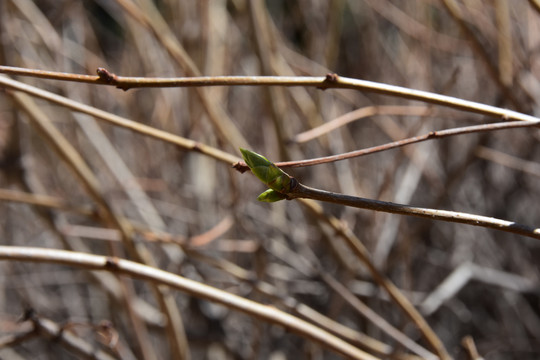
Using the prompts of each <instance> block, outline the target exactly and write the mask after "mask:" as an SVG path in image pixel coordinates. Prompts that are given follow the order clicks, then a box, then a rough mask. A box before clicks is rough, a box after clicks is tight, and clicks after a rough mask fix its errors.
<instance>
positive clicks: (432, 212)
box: [286, 183, 540, 240]
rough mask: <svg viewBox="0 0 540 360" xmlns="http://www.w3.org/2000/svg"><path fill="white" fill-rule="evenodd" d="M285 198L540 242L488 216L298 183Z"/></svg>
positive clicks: (524, 229)
mask: <svg viewBox="0 0 540 360" xmlns="http://www.w3.org/2000/svg"><path fill="white" fill-rule="evenodd" d="M286 195H287V196H288V197H290V198H304V199H313V200H319V201H324V202H330V203H334V204H340V205H345V206H351V207H356V208H360V209H368V210H375V211H382V212H387V213H393V214H400V215H410V216H417V217H423V218H428V219H433V220H442V221H448V222H456V223H462V224H469V225H474V226H481V227H487V228H491V229H496V230H501V231H506V232H511V233H514V234H519V235H523V236H528V237H531V238H534V239H539V240H540V228H534V227H530V226H527V225H522V224H518V223H516V222H512V221H507V220H501V219H496V218H492V217H488V216H481V215H474V214H468V213H463V212H456V211H449V210H436V209H429V208H421V207H416V206H410V205H402V204H396V203H392V202H386V201H380V200H373V199H366V198H361V197H356V196H350V195H344V194H338V193H333V192H329V191H325V190H319V189H314V188H311V187H308V186H305V185H302V184H300V183H298V185H297V186H296V187H295V188H294V189H292V190H291V192H289V193H287V194H286Z"/></svg>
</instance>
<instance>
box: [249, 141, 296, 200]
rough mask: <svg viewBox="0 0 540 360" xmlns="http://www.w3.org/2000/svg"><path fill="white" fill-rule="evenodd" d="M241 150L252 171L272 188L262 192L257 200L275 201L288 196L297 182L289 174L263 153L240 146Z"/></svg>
mask: <svg viewBox="0 0 540 360" xmlns="http://www.w3.org/2000/svg"><path fill="white" fill-rule="evenodd" d="M240 152H241V153H242V156H243V157H244V161H245V162H246V164H247V166H248V167H249V168H250V169H251V172H252V173H253V174H255V176H257V177H258V178H259V180H261V181H262V182H263V183H264V184H266V186H268V187H269V188H270V189H268V190H266V191H265V192H263V193H262V194H260V195H259V197H258V198H257V200H259V201H265V202H275V201H280V200H283V199H287V198H288V197H287V195H286V194H287V193H289V192H290V191H291V190H292V188H293V187H294V184H296V182H295V181H294V179H293V178H291V177H290V176H289V174H287V173H286V172H285V171H283V170H281V169H280V168H278V167H277V166H276V165H274V163H272V162H271V161H270V160H268V159H267V158H265V157H264V156H262V155H259V154H257V153H255V152H253V151H250V150H246V149H242V148H240Z"/></svg>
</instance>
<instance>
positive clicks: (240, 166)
mask: <svg viewBox="0 0 540 360" xmlns="http://www.w3.org/2000/svg"><path fill="white" fill-rule="evenodd" d="M538 125H540V119H537V120H532V121H527V122H516V121H506V122H500V123H491V124H482V125H472V126H464V127H459V128H453V129H446V130H438V131H430V132H428V133H427V134H424V135H419V136H414V137H410V138H406V139H402V140H398V141H393V142H390V143H386V144H383V145H377V146H372V147H369V148H365V149H360V150H355V151H350V152H347V153H342V154H338V155H331V156H324V157H319V158H314V159H307V160H297V161H286V162H276V163H275V165H276V166H278V167H281V168H295V167H304V166H313V165H320V164H325V163H330V162H335V161H341V160H346V159H352V158H355V157H359V156H365V155H370V154H375V153H378V152H381V151H386V150H390V149H395V148H399V147H402V146H405V145H410V144H415V143H419V142H423V141H427V140H433V139H439V138H444V137H449V136H456V135H462V134H471V133H477V132H487V131H497V130H505V129H516V128H524V127H535V126H538ZM233 167H234V168H235V169H236V170H238V171H240V172H244V171H246V170H248V169H249V168H248V166H247V165H246V164H245V163H244V162H243V161H241V162H238V163H236V164H234V165H233Z"/></svg>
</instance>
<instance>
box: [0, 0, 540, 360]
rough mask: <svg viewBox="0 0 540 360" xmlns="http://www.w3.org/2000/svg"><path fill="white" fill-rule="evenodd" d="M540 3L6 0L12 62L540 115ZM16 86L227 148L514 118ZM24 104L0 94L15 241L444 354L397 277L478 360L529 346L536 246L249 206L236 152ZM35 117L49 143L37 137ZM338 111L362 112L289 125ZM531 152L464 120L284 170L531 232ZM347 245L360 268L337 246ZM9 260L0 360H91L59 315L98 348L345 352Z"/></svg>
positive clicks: (360, 103) (306, 209)
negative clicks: (318, 131) (423, 96)
mask: <svg viewBox="0 0 540 360" xmlns="http://www.w3.org/2000/svg"><path fill="white" fill-rule="evenodd" d="M539 9H540V7H539V6H538V3H537V1H535V0H531V1H528V2H527V1H510V0H493V1H488V0H467V1H465V0H463V1H454V0H441V1H435V0H409V1H399V0H392V1H388V0H351V1H346V0H334V1H325V0H314V1H268V2H263V1H257V0H253V1H247V0H231V1H221V0H219V1H218V0H212V1H208V0H204V1H173V0H161V1H154V2H153V1H150V0H137V1H133V2H132V1H129V0H116V1H104V0H95V1H69V0H54V1H51V0H39V1H38V0H36V1H30V0H16V1H15V0H13V1H11V0H5V1H1V2H0V35H1V47H0V63H1V64H2V65H9V66H17V67H24V68H29V69H41V70H51V71H62V72H68V73H79V74H91V75H95V72H96V69H97V68H98V67H104V68H106V69H108V70H109V71H111V72H113V73H115V74H118V75H122V76H141V77H180V76H197V75H200V74H204V75H209V76H212V75H278V76H291V75H302V76H324V75H325V74H327V73H329V72H335V73H338V74H339V75H342V76H347V77H352V78H360V79H366V80H371V81H377V82H381V83H388V84H393V85H400V86H404V87H408V88H412V89H420V90H427V91H432V92H436V93H441V94H446V95H451V96H455V97H458V98H462V99H467V100H472V101H477V102H481V103H485V104H490V105H494V106H498V107H501V108H509V109H514V110H517V111H520V112H524V113H527V114H532V115H535V114H536V113H537V111H538V106H539V105H540V104H539V100H538V99H540V85H539V82H538V79H539V77H540V13H539ZM12 77H13V76H12ZM13 78H16V79H18V80H20V81H23V82H25V83H27V84H31V85H34V86H36V87H39V88H41V89H44V90H48V91H50V92H53V93H55V94H59V95H62V96H65V97H67V98H70V99H72V100H75V101H78V102H80V103H82V104H87V105H91V106H94V107H96V108H99V109H102V110H104V111H107V112H109V113H111V114H116V115H119V116H122V117H125V118H128V119H131V120H134V121H136V122H139V123H142V124H146V125H149V126H151V127H154V128H158V129H161V130H164V131H166V132H168V133H170V134H175V135H180V136H182V137H184V138H188V139H191V140H194V141H197V142H199V143H201V144H206V145H209V146H211V147H214V148H217V149H221V150H222V151H224V152H226V153H229V154H232V155H234V156H237V157H239V156H240V154H239V152H238V147H239V146H242V147H246V148H248V149H251V150H253V151H256V152H258V153H261V154H264V155H265V156H267V157H268V158H269V159H271V160H272V161H286V160H302V159H308V158H314V157H319V156H327V155H332V154H339V153H343V152H347V151H352V150H357V149H362V148H367V147H371V146H375V145H379V144H384V143H387V142H391V141H395V140H399V139H404V138H407V137H411V136H416V135H420V134H425V133H428V132H429V131H434V130H441V129H448V128H454V127H458V126H466V125H475V124H483V123H488V122H494V121H497V120H502V119H494V118H492V117H491V118H490V117H488V116H484V115H478V114H474V113H471V112H463V111H457V110H452V109H448V108H445V107H441V106H434V105H429V104H424V103H420V102H413V101H410V100H406V99H402V98H396V97H388V96H385V95H383V94H374V93H368V92H359V91H353V90H336V89H327V90H325V91H321V90H318V89H316V88H307V87H265V86H261V87H246V86H222V87H206V88H201V87H198V88H152V89H131V90H129V91H125V92H124V91H122V90H119V89H117V88H115V87H114V86H103V85H95V84H94V85H91V84H77V83H74V82H63V81H58V80H46V79H39V78H35V77H13ZM15 94H16V93H15V92H14V91H13V90H10V89H8V88H7V87H6V88H5V90H4V91H2V92H0V165H1V167H0V187H1V189H0V190H1V192H0V196H1V197H0V199H1V201H0V239H1V242H2V244H4V245H17V246H29V247H45V248H54V249H68V250H74V251H81V252H86V253H93V254H100V255H114V256H118V257H121V258H127V259H131V260H134V261H138V262H141V261H145V262H146V263H148V264H154V266H155V267H157V268H160V269H164V270H167V271H169V272H172V273H175V274H179V275H182V276H185V277H187V278H190V279H194V280H196V281H199V282H201V283H204V284H208V285H211V286H214V287H217V288H219V289H222V290H225V291H227V292H230V293H234V294H237V295H240V296H242V297H245V298H249V299H252V300H254V301H256V302H258V303H262V304H270V305H272V306H274V307H276V308H279V309H283V310H285V311H287V312H290V313H293V314H296V315H297V316H299V317H301V318H304V319H306V320H307V321H308V322H313V323H315V325H316V326H317V327H320V328H325V329H326V330H328V331H330V332H333V333H334V334H337V335H338V336H339V337H341V338H342V339H345V341H347V342H348V343H350V344H353V345H354V346H357V347H359V348H361V349H363V350H365V351H367V352H368V353H371V354H373V355H374V356H376V357H381V358H401V359H403V358H407V357H411V358H412V357H414V356H418V357H430V356H432V355H434V354H436V355H438V356H441V357H444V356H446V354H445V352H444V350H441V348H439V349H437V348H436V346H434V345H435V344H434V342H433V341H430V340H429V337H428V338H426V332H425V331H422V330H419V327H418V325H419V323H418V321H412V320H411V318H410V317H409V316H408V315H407V312H406V311H404V308H403V306H400V305H398V304H397V303H398V302H397V301H396V300H395V299H393V298H392V297H389V296H388V293H387V292H386V291H385V290H383V288H384V286H382V285H383V284H384V282H385V281H386V280H385V279H389V280H391V281H392V282H393V283H394V284H395V285H396V286H397V288H398V289H399V293H401V294H403V295H405V297H406V298H407V299H408V300H409V301H410V302H411V303H412V304H414V305H415V306H416V307H417V309H419V311H420V314H422V316H423V319H425V320H426V321H427V323H428V324H429V325H430V326H431V327H432V329H433V331H434V333H435V334H436V337H437V338H438V339H439V340H440V341H441V343H442V344H443V345H444V348H445V349H446V351H448V353H449V354H450V356H452V357H456V358H474V357H475V356H476V355H475V351H474V348H475V347H476V348H477V350H478V353H479V354H480V355H481V356H483V357H485V358H486V359H509V358H519V359H534V358H538V356H540V343H539V340H538V339H540V297H539V289H540V287H539V278H540V266H539V261H538V259H540V246H539V245H540V243H539V242H538V240H536V239H531V238H526V237H523V236H518V235H514V234H509V233H506V232H501V231H496V230H491V229H486V228H483V227H473V226H469V225H462V224H453V223H443V222H440V221H431V220H426V219H417V218H411V217H404V216H399V215H391V214H386V213H378V212H373V211H367V210H359V209H355V208H349V207H345V206H341V205H335V204H331V205H330V204H321V205H322V210H321V208H319V207H317V206H318V205H313V204H312V203H309V204H311V205H309V206H308V205H305V204H303V203H301V202H299V201H297V200H292V201H281V202H277V203H272V204H268V203H260V202H257V201H256V197H257V195H258V194H259V193H260V192H261V191H263V190H264V186H263V185H262V184H261V183H260V182H259V181H258V180H257V179H256V178H255V177H253V176H251V175H249V173H245V174H240V173H239V172H237V171H235V170H234V169H233V168H232V166H231V165H232V164H233V162H229V163H228V162H227V161H219V160H217V159H215V158H214V157H212V156H207V155H205V154H201V153H200V152H198V151H189V150H186V149H185V148H181V147H178V146H175V145H174V144H171V143H170V142H167V141H164V140H157V139H155V138H151V137H148V136H144V135H141V134H140V133H137V132H133V131H131V130H128V129H126V128H122V127H118V126H113V125H111V124H109V123H106V122H98V121H96V119H94V118H93V117H90V116H88V115H84V114H81V113H79V112H74V111H72V110H69V109H68V108H66V107H64V106H59V105H58V104H53V103H51V102H47V101H44V100H41V99H30V98H24V99H22V100H21V98H17V96H16V95H15ZM32 103H33V104H34V105H32ZM29 109H33V110H29ZM358 109H364V110H362V112H361V113H359V112H355V113H353V114H352V115H350V114H349V113H350V112H352V111H355V110H358ZM32 111H34V113H32ZM36 113H37V114H38V115H35V114H36ZM29 114H30V116H29ZM32 114H34V115H35V116H37V117H40V116H41V117H42V118H43V119H46V121H49V124H53V125H54V127H55V128H56V129H57V130H58V131H59V132H58V134H56V135H51V134H50V133H49V134H48V135H47V132H46V130H43V129H40V128H39V126H35V125H36V120H35V116H33V115H32ZM344 114H349V115H348V116H349V117H351V118H355V121H353V122H350V123H348V124H346V125H343V126H340V127H338V128H337V129H335V130H333V131H331V132H328V133H325V134H322V135H320V136H317V137H315V138H313V139H309V140H306V139H305V138H302V137H301V136H300V135H301V134H302V133H304V132H306V131H308V130H311V129H314V128H316V127H318V126H320V125H322V124H324V123H327V122H330V121H332V120H333V119H336V118H338V117H340V116H342V115H344ZM44 121H45V120H44ZM59 139H64V140H67V142H68V144H69V145H71V147H72V148H71V149H68V150H66V148H65V147H64V148H62V146H61V145H58V141H61V140H59ZM55 141H56V142H55ZM539 141H540V133H539V132H538V129H537V128H526V129H513V130H504V131H498V132H488V133H484V132H483V133H474V134H467V135H461V136H456V137H450V138H445V139H437V140H433V141H428V142H424V143H421V144H415V145H411V146H407V147H403V148H400V149H394V150H388V151H384V152H380V153H377V154H372V155H369V156H363V157H358V158H354V159H351V160H345V161H341V162H334V163H330V164H323V165H318V166H312V167H302V168H297V169H290V170H287V171H288V172H289V173H290V174H292V175H294V176H295V177H297V178H298V179H299V180H300V181H301V182H302V183H303V184H306V185H310V186H313V187H317V188H321V189H326V190H330V191H335V192H340V193H344V194H349V195H356V196H362V197H366V198H372V199H380V200H385V201H393V202H397V203H402V204H412V205H416V206H422V207H428V208H435V209H449V210H455V211H462V212H467V213H473V214H479V215H485V216H493V217H496V218H499V219H505V220H510V221H516V222H519V223H523V224H528V225H531V226H535V227H538V226H539V219H540V206H539V203H540V186H539V181H538V176H540V165H539V161H540V147H539V146H538V143H539ZM54 144H56V145H54ZM65 151H67V153H68V154H71V155H72V156H77V154H78V155H79V156H80V157H81V158H80V160H81V161H82V163H83V164H84V163H85V164H86V165H87V166H88V170H89V172H88V174H86V175H85V176H82V175H81V174H80V172H79V173H77V172H76V171H73V169H74V166H73V164H72V163H70V160H69V158H68V157H69V156H67V155H66V153H65ZM62 154H63V155H62ZM231 158H233V159H234V157H231ZM238 160H239V158H238ZM70 164H71V165H70ZM81 166H83V165H81ZM77 174H78V175H77ZM89 179H90V180H89ZM89 181H90V184H89V183H88V182H89ZM31 194H34V196H30V197H28V196H29V195H31ZM37 195H47V197H38V196H37ZM25 196H27V197H25ZM24 202H39V203H40V204H41V206H34V205H31V204H27V203H26V204H25V203H24ZM317 212H319V213H318V215H317ZM344 239H345V241H344ZM347 239H348V240H347ZM351 239H352V240H351ZM357 240H360V241H361V243H362V244H363V245H364V246H365V248H366V249H367V254H368V255H367V260H366V259H360V258H359V257H358V254H357V253H355V252H354V251H351V250H350V248H348V247H347V245H345V244H346V243H347V241H349V243H350V241H357ZM366 261H367V263H371V264H374V265H375V267H376V269H378V270H375V269H372V270H371V271H370V270H367V269H368V268H366ZM0 269H1V272H0V274H1V275H0V286H1V288H2V291H0V321H1V326H0V329H1V330H2V338H1V339H0V342H1V343H2V349H1V350H0V357H2V358H6V359H18V358H30V357H32V358H36V359H49V358H51V359H52V358H54V359H62V358H66V359H67V358H72V357H73V354H74V353H76V354H77V356H80V357H83V355H82V353H81V352H80V348H79V349H78V350H77V347H75V349H73V348H69V347H68V346H67V345H66V343H65V342H64V341H58V334H57V333H55V331H56V332H57V331H58V330H59V329H60V328H64V329H66V330H65V332H64V333H69V334H72V335H73V334H74V335H76V337H78V338H79V339H82V340H84V341H86V342H87V343H88V344H90V345H92V346H93V350H91V351H90V354H93V355H88V356H87V357H88V358H92V357H91V356H94V357H98V358H99V356H105V354H109V356H112V357H113V358H125V359H131V358H147V359H152V358H159V359H166V358H177V357H184V358H189V357H190V356H191V358H194V359H200V358H209V359H236V358H238V359H266V358H273V359H282V358H291V359H292V358H313V359H322V358H325V359H326V358H337V357H339V355H336V353H335V352H332V351H329V350H328V349H327V348H326V347H325V346H321V345H319V344H317V343H316V342H314V341H312V340H309V339H307V338H306V336H299V335H294V334H293V333H291V332H288V331H286V330H285V329H284V328H283V327H280V326H277V325H275V324H272V322H263V321H260V320H258V319H256V318H254V317H252V316H248V315H246V314H243V313H241V312H238V311H235V310H231V309H229V308H227V307H224V306H218V305H214V304H213V303H211V302H208V301H206V300H203V299H200V298H198V297H195V296H190V295H187V294H186V293H183V292H179V291H173V290H170V289H164V288H162V287H157V286H155V284H153V283H152V282H149V281H143V280H131V278H128V277H122V276H120V277H116V276H113V275H112V273H108V272H92V271H89V270H84V269H81V268H74V267H71V266H60V265H54V264H48V265H46V264H36V263H20V262H14V261H3V262H1V263H0ZM374 271H378V272H377V273H378V274H379V275H380V276H379V277H377V275H375V276H374ZM171 297H172V298H171ZM170 300H172V301H170ZM165 303H167V304H165ZM164 304H165V305H164ZM308 307H309V310H306V309H308ZM29 309H32V311H28V310H29ZM166 309H168V311H169V313H167V310H166ZM175 314H176V315H175ZM23 315H25V317H23ZM320 315H324V316H326V317H328V318H326V319H325V320H324V321H323V320H318V319H319V316H320ZM174 319H176V320H174ZM330 319H331V320H334V321H335V322H336V323H333V322H330ZM382 319H385V320H386V322H384V321H383V320H382ZM49 320H50V321H51V322H50V323H47V321H49ZM171 321H172V322H173V325H174V326H171ZM321 321H322V322H321ZM338 323H339V324H341V325H343V326H345V327H347V329H345V328H343V327H340V325H338ZM44 324H45V325H47V324H48V325H50V326H51V329H52V330H50V331H49V332H47V331H48V330H47V328H46V326H45V325H44ZM55 326H56V327H55ZM390 327H392V328H390ZM35 329H38V330H39V331H35ZM68 330H69V331H68ZM72 331H73V332H72ZM47 334H48V335H47ZM55 334H56V335H55ZM396 334H397V335H396ZM422 334H423V335H422ZM399 339H400V340H399ZM407 344H408V345H407ZM411 344H412V345H411ZM80 346H82V345H80ZM98 349H99V350H100V351H102V352H101V353H98Z"/></svg>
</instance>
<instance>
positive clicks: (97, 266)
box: [0, 246, 378, 360]
mask: <svg viewBox="0 0 540 360" xmlns="http://www.w3.org/2000/svg"><path fill="white" fill-rule="evenodd" d="M0 260H10V261H32V262H40V263H56V264H62V265H68V266H77V267H82V268H86V269H91V270H105V271H109V272H112V273H117V274H124V275H128V276H130V277H133V278H138V279H143V280H148V281H149V282H150V283H153V284H155V285H158V284H159V285H167V286H169V287H171V288H174V289H177V290H181V291H185V292H187V293H189V294H191V295H193V296H196V297H199V298H202V299H206V300H209V301H213V302H216V303H219V304H222V305H224V306H226V307H228V308H231V309H235V310H239V311H242V312H244V313H246V314H249V315H251V316H255V317H258V318H260V319H263V320H266V321H268V322H270V323H273V324H279V325H281V326H284V327H285V328H287V329H290V330H293V331H295V332H297V333H299V334H301V335H302V336H305V337H307V338H310V339H312V340H314V341H316V342H318V343H320V344H322V345H324V346H326V347H327V348H329V349H332V350H334V351H336V352H338V353H340V354H342V355H345V356H347V357H350V358H353V359H366V360H376V359H378V358H376V357H374V356H372V355H370V354H368V353H366V352H364V351H362V350H360V349H358V348H356V347H354V346H352V345H350V344H349V343H347V342H345V341H343V340H341V339H340V338H338V337H336V336H335V335H332V334H330V333H329V332H327V331H325V330H323V329H321V328H319V327H316V326H314V325H312V324H310V323H308V322H306V321H304V320H301V319H299V318H297V317H295V316H292V315H290V314H287V313H285V312H283V311H281V310H279V309H277V308H275V307H273V306H267V305H262V304H259V303H257V302H254V301H251V300H248V299H245V298H242V297H240V296H238V295H234V294H231V293H229V292H226V291H223V290H219V289H217V288H214V287H212V286H208V285H206V284H203V283H200V282H197V281H194V280H191V279H187V278H184V277H182V276H179V275H176V274H173V273H170V272H167V271H163V270H160V269H157V268H154V267H150V266H147V265H143V264H139V263H136V262H133V261H128V260H124V259H120V258H117V257H105V256H98V255H91V254H85V253H79V252H73V251H65V250H54V249H44V248H31V247H22V246H0Z"/></svg>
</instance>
